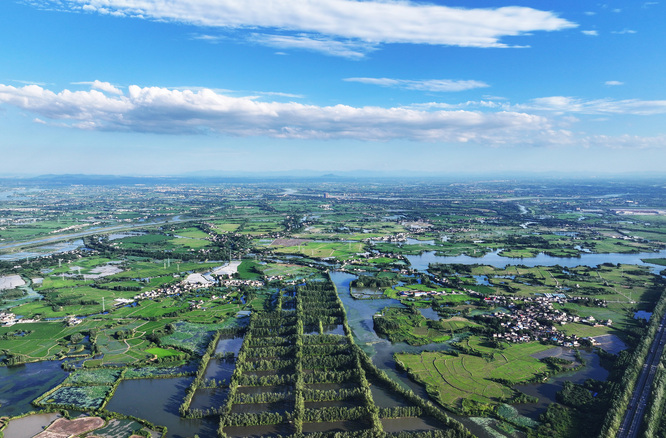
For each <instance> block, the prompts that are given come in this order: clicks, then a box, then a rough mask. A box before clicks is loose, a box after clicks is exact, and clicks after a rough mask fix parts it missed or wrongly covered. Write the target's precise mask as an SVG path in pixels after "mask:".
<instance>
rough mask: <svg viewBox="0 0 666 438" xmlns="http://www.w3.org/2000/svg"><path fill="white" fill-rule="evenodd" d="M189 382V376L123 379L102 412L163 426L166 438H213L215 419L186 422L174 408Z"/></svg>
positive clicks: (180, 400) (190, 379)
mask: <svg viewBox="0 0 666 438" xmlns="http://www.w3.org/2000/svg"><path fill="white" fill-rule="evenodd" d="M191 381H192V378H191V377H177V378H172V379H140V380H124V381H122V382H120V384H119V385H118V388H117V389H116V393H115V394H114V396H113V398H111V401H109V403H108V404H107V405H106V409H107V410H109V411H114V412H119V413H121V414H125V415H132V416H134V417H138V418H143V419H146V420H148V421H150V422H152V423H154V424H158V425H161V426H166V427H167V435H166V436H167V437H172V438H185V437H191V436H193V435H194V434H198V435H199V436H201V437H208V436H211V437H212V436H216V430H217V426H218V420H217V417H213V418H210V419H196V420H188V419H184V418H181V417H180V416H179V415H178V408H179V407H180V404H181V403H182V402H183V396H184V394H185V390H186V389H187V387H188V386H189V385H190V383H191Z"/></svg>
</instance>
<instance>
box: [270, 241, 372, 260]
mask: <svg viewBox="0 0 666 438" xmlns="http://www.w3.org/2000/svg"><path fill="white" fill-rule="evenodd" d="M275 252H276V253H284V254H302V255H304V256H306V257H313V258H321V259H325V258H336V259H338V260H350V259H352V258H354V256H355V255H356V254H357V253H363V252H365V250H364V245H363V243H360V242H308V243H306V244H304V245H299V246H297V247H288V248H277V249H275Z"/></svg>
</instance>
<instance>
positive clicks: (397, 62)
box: [0, 0, 666, 175]
mask: <svg viewBox="0 0 666 438" xmlns="http://www.w3.org/2000/svg"><path fill="white" fill-rule="evenodd" d="M665 16H666V6H665V5H664V3H663V2H660V1H631V2H627V1H617V0H615V1H606V2H599V3H597V2H580V1H574V0H561V1H557V2H534V1H529V2H528V1H510V0H506V1H496V0H486V1H473V0H465V1H462V0H459V1H432V2H423V1H391V0H367V1H354V0H317V1H313V0H311V1H306V0H272V1H268V0H3V1H2V2H0V59H2V60H3V61H2V62H1V63H0V153H1V154H2V157H3V159H2V163H3V174H5V175H10V174H44V173H100V174H155V175H166V174H179V173H186V172H194V171H198V170H206V171H220V172H230V171H271V170H276V171H288V170H298V169H313V170H321V171H327V172H328V171H349V170H358V169H367V170H376V171H389V172H390V171H395V172H400V171H411V172H415V171H424V172H438V173H484V172H486V173H491V172H494V171H497V172H513V171H529V172H554V171H558V172H559V171H561V172H568V171H572V172H591V173H605V172H612V173H618V172H636V171H662V172H663V171H664V169H665V165H664V163H666V85H665V81H664V79H665V77H664V72H665V71H666V51H664V47H666V28H664V26H663V17H665Z"/></svg>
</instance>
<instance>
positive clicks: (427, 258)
mask: <svg viewBox="0 0 666 438" xmlns="http://www.w3.org/2000/svg"><path fill="white" fill-rule="evenodd" d="M499 252H500V250H497V251H493V252H490V253H488V254H486V255H484V256H482V257H470V256H467V255H460V256H438V255H436V252H435V251H427V252H424V253H423V254H420V255H408V256H406V257H407V260H409V263H410V264H411V265H412V268H414V269H417V270H419V271H423V272H425V271H426V270H427V269H428V265H429V264H430V263H443V264H447V263H458V264H463V265H474V264H477V265H489V266H494V267H496V268H505V267H506V266H508V265H512V266H513V265H523V266H527V267H530V268H531V267H534V266H554V265H560V266H562V267H565V268H573V267H576V266H590V267H595V266H597V265H600V264H602V263H613V264H617V263H622V264H627V265H641V266H649V267H650V268H651V269H652V272H653V273H655V274H656V273H658V272H659V271H660V270H662V269H664V267H663V266H658V265H653V264H649V263H645V262H643V261H642V260H641V259H649V258H664V257H666V249H665V250H661V251H658V252H639V253H627V254H625V253H610V254H592V253H584V254H581V256H580V257H552V256H549V255H546V254H544V253H539V254H538V255H537V256H536V257H529V258H510V257H502V256H500V255H499Z"/></svg>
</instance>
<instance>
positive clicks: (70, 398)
mask: <svg viewBox="0 0 666 438" xmlns="http://www.w3.org/2000/svg"><path fill="white" fill-rule="evenodd" d="M109 391H111V386H104V385H96V386H60V387H59V388H58V389H56V390H55V391H54V392H52V393H51V394H49V395H48V397H46V398H44V399H42V400H40V403H41V404H43V405H47V406H49V405H51V406H75V407H76V408H78V409H80V410H88V409H97V408H99V407H100V406H101V405H102V403H103V402H104V398H105V397H106V395H107V394H108V393H109Z"/></svg>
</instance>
